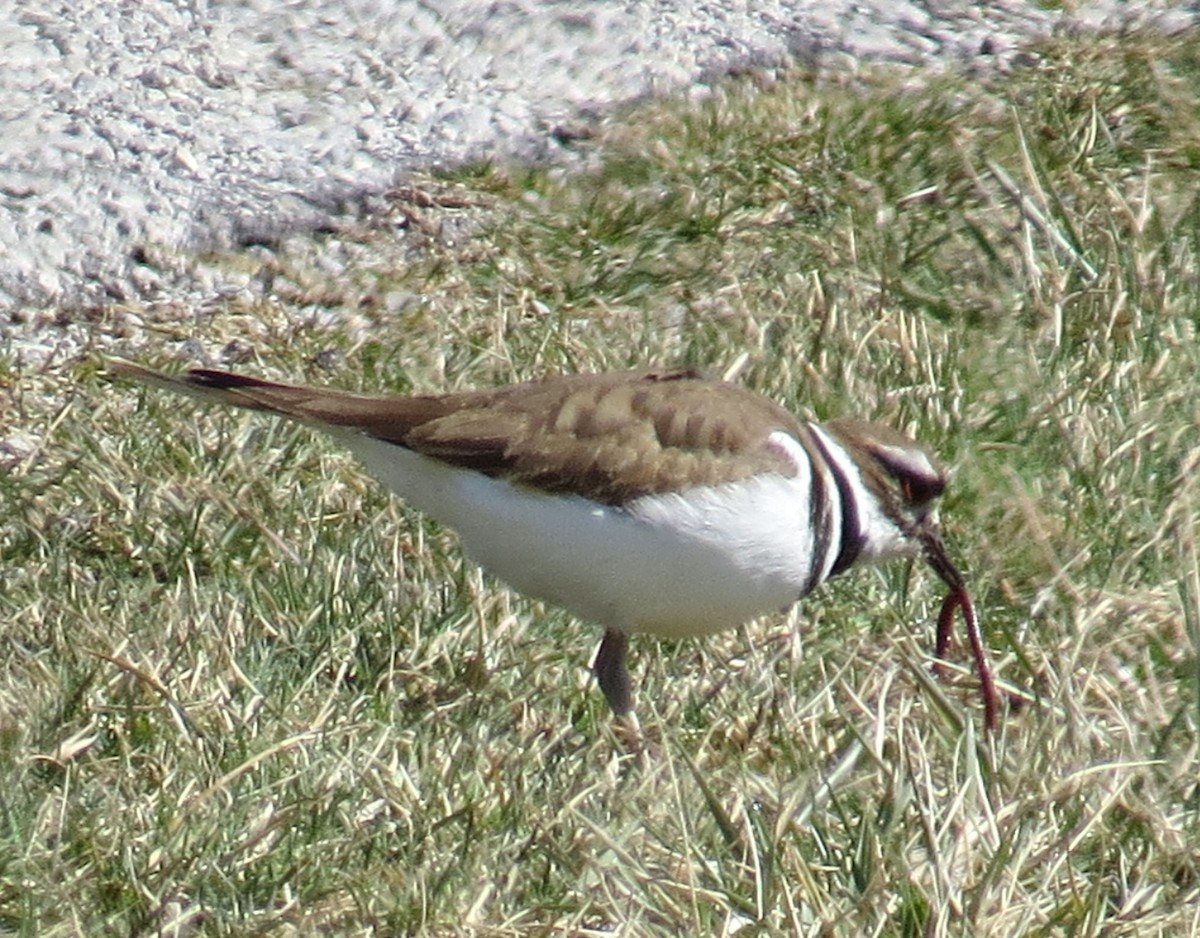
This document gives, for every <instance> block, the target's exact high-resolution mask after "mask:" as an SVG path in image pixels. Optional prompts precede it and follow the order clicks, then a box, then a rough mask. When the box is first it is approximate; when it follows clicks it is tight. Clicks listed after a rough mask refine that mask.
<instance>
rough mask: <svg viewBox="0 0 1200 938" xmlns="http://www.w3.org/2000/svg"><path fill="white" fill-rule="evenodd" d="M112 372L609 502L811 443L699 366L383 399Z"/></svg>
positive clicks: (197, 376) (726, 475)
mask: <svg viewBox="0 0 1200 938" xmlns="http://www.w3.org/2000/svg"><path fill="white" fill-rule="evenodd" d="M112 369H113V371H115V372H117V373H119V374H123V375H125V376H127V377H132V378H136V379H138V380H141V381H145V382H148V383H151V384H156V385H159V386H162V387H167V388H169V389H171V390H176V391H182V392H184V393H187V394H190V395H192V396H194V397H200V398H204V399H208V400H215V401H220V402H221V403H225V404H230V405H233V406H237V407H245V408H250V409H252V410H263V411H269V412H272V413H277V414H281V415H283V416H287V417H291V418H292V419H295V420H299V421H302V422H304V423H309V424H313V425H316V426H326V427H331V428H332V427H341V428H347V429H356V430H360V431H362V432H364V433H367V434H370V435H371V436H374V437H377V438H378V439H381V440H386V441H388V442H391V443H397V444H399V445H401V446H406V447H408V448H410V449H413V450H416V451H417V452H419V453H422V454H424V455H427V456H429V457H431V458H434V459H439V460H441V461H443V462H446V463H450V464H452V465H455V466H460V467H463V468H466V469H472V470H475V471H477V472H481V473H484V474H485V475H489V476H498V477H503V478H507V479H510V480H512V481H514V482H517V483H520V484H525V485H528V486H531V487H534V488H538V489H541V490H544V491H552V492H573V493H577V494H580V495H585V496H587V497H589V498H592V499H595V500H596V501H599V502H602V503H605V504H621V503H624V502H626V501H629V500H630V499H633V498H636V497H638V496H641V495H650V494H657V493H663V492H670V491H675V490H677V489H679V488H682V487H685V486H688V485H717V484H720V483H723V482H731V481H735V480H737V479H743V478H746V477H748V476H750V475H753V474H755V473H759V472H764V471H773V472H778V473H781V474H784V475H792V474H794V472H795V467H794V466H793V465H792V463H791V461H790V460H789V459H788V457H787V456H786V455H785V454H784V453H782V452H781V451H779V450H778V449H777V448H776V447H773V446H770V445H768V443H767V438H768V437H769V436H770V434H771V433H773V432H774V431H776V430H780V429H782V430H786V431H787V432H789V433H792V434H793V435H795V436H796V437H797V439H799V440H801V441H804V440H806V439H807V435H806V434H805V432H804V431H803V430H802V429H801V428H800V427H799V425H798V423H797V421H796V419H795V418H794V417H793V416H792V415H791V414H790V413H788V412H787V411H786V410H784V409H783V408H782V407H780V406H779V405H777V404H775V403H773V402H772V401H770V400H768V399H767V398H765V397H762V396H761V395H758V394H754V393H752V392H750V391H747V390H745V389H744V388H740V387H737V386H735V385H732V384H726V383H722V382H717V381H709V380H705V379H703V378H702V377H700V375H699V374H698V373H697V372H694V371H665V372H664V371H638V372H617V373H609V374H596V375H567V376H561V377H554V378H549V379H546V380H544V381H535V382H529V383H524V384H515V385H510V386H507V387H503V388H497V389H495V390H485V391H465V392H459V393H453V394H444V395H429V396H414V397H375V396H364V395H357V394H350V393H347V392H342V391H328V390H320V389H315V388H304V387H296V386H292V385H284V384H276V383H274V382H268V381H261V380H259V379H257V378H249V377H245V376H242V375H236V374H231V373H229V372H224V371H213V370H208V369H197V370H193V371H190V372H188V373H186V374H185V375H182V376H180V377H172V376H168V375H163V374H160V373H158V372H153V371H149V370H147V369H144V368H141V367H140V366H137V365H131V364H129V363H127V362H115V363H112Z"/></svg>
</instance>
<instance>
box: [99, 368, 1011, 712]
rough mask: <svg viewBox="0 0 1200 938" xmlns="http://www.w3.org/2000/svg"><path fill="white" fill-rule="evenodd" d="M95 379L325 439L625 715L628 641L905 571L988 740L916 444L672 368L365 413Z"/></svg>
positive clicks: (409, 400) (240, 385) (240, 390)
mask: <svg viewBox="0 0 1200 938" xmlns="http://www.w3.org/2000/svg"><path fill="white" fill-rule="evenodd" d="M111 367H112V370H113V371H114V372H115V373H116V374H118V375H122V376H124V377H128V378H132V379H136V380H138V381H142V382H145V383H147V384H151V385H156V386H158V387H161V388H166V389H168V390H171V391H179V392H183V393H185V394H188V395H191V396H193V397H198V398H200V399H202V400H206V401H213V402H218V403H222V404H229V405H232V406H235V407H242V408H248V409H250V410H259V411H266V412H268V413H272V414H277V415H280V416H283V417H287V418H289V419H292V420H296V421H299V422H301V423H304V424H308V425H309V426H312V427H316V428H318V429H320V430H323V431H324V432H326V433H328V434H329V435H330V436H332V437H333V438H334V439H336V440H338V441H340V442H341V443H343V444H344V445H345V446H347V447H348V448H349V449H350V450H351V451H352V452H354V453H355V454H356V455H357V456H358V458H359V459H360V460H361V461H362V462H363V463H365V465H366V467H367V469H368V470H369V471H370V472H371V473H372V474H373V475H375V476H376V477H377V478H378V479H379V480H381V481H382V482H383V483H384V484H385V485H387V487H388V488H390V489H391V490H392V491H394V492H396V493H397V494H399V495H400V496H402V497H403V498H404V499H406V500H407V501H408V503H409V504H410V505H412V506H414V507H416V508H418V509H420V510H422V511H424V512H427V513H428V514H429V515H431V516H432V517H433V518H435V519H437V521H439V522H440V523H441V524H443V525H445V526H447V527H450V528H453V529H454V530H456V531H457V532H458V533H459V535H460V537H461V540H462V543H463V546H464V548H465V549H466V551H467V553H468V554H469V555H470V556H471V557H473V558H474V560H475V561H476V562H478V563H479V564H480V565H481V566H483V567H484V568H485V569H487V570H489V571H491V572H492V573H493V574H495V575H496V576H497V577H499V578H500V579H502V580H504V581H506V582H507V583H508V584H509V585H511V586H512V587H513V588H515V589H516V590H518V591H520V592H522V593H526V594H528V595H530V596H534V597H537V598H540V599H544V600H546V601H548V602H552V603H555V604H557V605H559V606H562V607H563V608H564V609H566V610H568V611H569V612H571V613H573V614H574V615H576V616H578V617H580V618H581V619H587V620H590V621H593V622H596V623H598V624H600V625H602V626H603V627H604V637H603V640H602V641H601V644H600V648H599V651H598V652H597V654H596V657H595V660H594V663H593V670H594V673H595V676H596V679H597V682H598V683H599V685H600V689H601V690H602V691H603V693H604V696H605V698H606V699H607V701H608V703H609V706H610V707H611V708H612V710H613V712H614V713H615V714H617V715H618V716H621V715H627V714H628V715H631V714H632V711H633V689H632V684H631V681H630V677H629V672H628V670H627V667H626V656H627V651H628V645H629V636H630V634H631V633H633V632H650V633H653V634H656V635H663V636H671V637H678V636H690V635H706V634H709V633H713V632H717V631H720V630H722V629H727V628H730V627H733V626H736V625H740V624H742V623H744V622H746V621H747V620H749V619H752V618H754V617H756V616H759V615H761V614H763V613H768V612H775V611H777V610H780V609H783V608H786V607H787V606H790V605H791V604H792V603H794V602H795V601H796V600H797V599H799V598H800V597H802V596H805V595H807V594H808V593H810V592H812V591H813V590H814V589H816V587H817V586H819V585H820V584H821V583H823V582H824V581H825V580H827V579H829V578H830V577H832V576H835V575H837V574H839V573H842V572H843V571H845V570H848V569H850V568H851V567H854V566H858V565H863V564H868V563H876V562H880V561H886V560H889V559H892V558H899V557H914V556H923V557H924V558H925V559H926V560H927V561H928V562H929V563H930V565H931V566H932V567H933V568H934V570H936V571H937V573H938V574H939V575H940V576H941V577H942V579H943V580H945V582H946V584H947V585H948V586H949V587H950V591H951V592H950V594H949V596H948V597H947V599H946V602H945V604H944V605H943V608H942V614H941V616H940V617H939V625H938V636H937V653H938V655H939V657H940V656H941V655H943V654H944V653H945V651H946V647H947V643H948V642H949V638H950V630H951V626H952V623H953V617H954V612H955V608H956V607H962V609H963V611H964V615H965V617H966V620H967V625H968V629H969V631H970V633H971V646H972V651H973V652H974V657H975V661H976V666H977V670H978V672H979V678H980V681H981V684H982V690H983V695H984V704H985V711H986V718H987V724H988V726H989V727H993V726H994V725H995V724H996V721H997V713H998V708H997V703H996V695H995V690H994V687H993V683H992V678H991V673H990V670H989V668H988V664H987V659H986V655H985V652H984V649H983V645H982V641H981V640H980V638H979V635H978V629H977V626H976V624H975V617H974V612H973V610H972V608H971V602H970V596H969V595H968V593H967V590H966V587H965V585H964V582H963V578H962V576H961V574H960V573H959V571H958V569H957V568H956V567H955V566H954V564H953V563H952V562H951V561H950V559H949V557H948V556H947V554H946V550H945V548H944V546H943V543H942V540H941V538H940V536H939V533H938V524H937V517H936V511H935V507H934V506H935V502H936V500H937V498H938V497H939V496H940V495H941V494H942V492H943V490H944V488H945V485H946V476H945V474H944V473H943V471H942V470H941V469H940V468H938V465H937V464H936V462H935V461H934V459H933V457H932V456H931V455H930V454H929V453H928V452H927V451H926V450H925V449H924V448H923V447H922V446H920V445H919V444H918V443H916V442H915V441H913V440H911V439H909V438H908V437H907V436H905V435H903V434H901V433H898V432H897V431H895V430H892V429H889V428H888V427H885V426H881V425H878V424H873V423H866V422H863V421H858V420H832V421H828V422H825V423H805V422H803V421H801V420H799V419H797V418H796V417H795V416H793V415H792V414H791V413H789V412H788V411H787V410H785V409H784V408H783V407H781V406H779V405H778V404H776V403H774V402H772V401H771V400H769V399H768V398H766V397H763V396H761V395H759V394H755V393H753V392H751V391H749V390H746V389H744V388H741V387H738V386H736V385H733V384H729V383H724V382H718V381H712V380H706V379H705V378H703V377H702V376H701V375H700V374H699V373H697V372H694V371H689V370H674V371H655V370H642V371H630V372H620V373H612V374H582V375H569V376H560V377H552V378H548V379H545V380H542V381H532V382H527V383H523V384H514V385H510V386H507V387H501V388H496V389H493V390H478V391H462V392H457V393H451V394H438V395H416V396H411V397H376V396H365V395H360V394H351V393H347V392H343V391H332V390H325V389H319V388H308V387H298V386H293V385H286V384H277V383H275V382H271V381H263V380H260V379H258V378H252V377H247V376H244V375H239V374H232V373H229V372H225V371H215V370H210V369H195V370H192V371H189V372H186V373H185V374H182V375H180V376H178V377H176V376H171V375H167V374H163V373H160V372H156V371H151V370H149V369H146V368H143V367H141V366H139V365H135V364H132V363H129V362H113V363H112V366H111Z"/></svg>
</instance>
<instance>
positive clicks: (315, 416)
mask: <svg viewBox="0 0 1200 938" xmlns="http://www.w3.org/2000/svg"><path fill="white" fill-rule="evenodd" d="M108 368H109V371H110V372H111V373H112V374H114V375H117V376H119V377H122V378H129V379H132V380H134V381H138V382H141V383H142V384H148V385H151V386H153V387H157V388H162V389H163V390H167V391H173V392H175V393H177V394H186V395H187V396H188V397H193V398H196V399H197V400H201V401H204V402H206V403H210V404H225V405H227V406H230V407H240V408H243V409H246V410H257V411H263V412H265V413H270V414H276V415H278V416H281V417H286V418H288V419H291V420H296V421H298V422H300V423H305V424H309V425H310V426H314V427H317V428H319V429H323V430H332V429H336V428H342V429H348V430H358V431H361V432H363V433H367V434H370V435H371V436H375V437H378V438H379V439H381V440H386V441H387V442H392V443H400V444H404V442H405V439H406V437H407V436H408V434H409V433H410V432H411V431H412V430H413V429H414V428H415V427H417V426H420V425H421V424H423V423H425V422H427V421H429V420H433V419H436V418H437V417H440V416H442V415H444V414H445V413H446V412H447V411H448V410H449V409H450V407H449V406H448V405H447V402H446V401H445V399H444V398H440V397H436V396H431V397H384V396H377V395H363V394H353V393H351V392H349V391H335V390H329V389H325V388H306V387H301V386H299V385H292V384H280V383H277V382H274V381H264V380H262V379H261V378H252V377H249V376H247V375H240V374H234V373H232V372H228V371H218V370H216V369H212V368H194V369H192V370H191V371H187V372H184V373H183V374H181V375H169V374H165V373H163V372H161V371H155V370H153V369H150V368H145V367H143V366H141V365H136V364H134V363H133V362H128V361H122V360H116V359H114V360H111V361H109V362H108Z"/></svg>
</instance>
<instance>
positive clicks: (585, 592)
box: [342, 435, 828, 636]
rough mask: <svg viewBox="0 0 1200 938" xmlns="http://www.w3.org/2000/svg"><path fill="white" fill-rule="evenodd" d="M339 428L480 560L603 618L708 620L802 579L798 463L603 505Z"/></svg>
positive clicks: (805, 523)
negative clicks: (785, 470)
mask: <svg viewBox="0 0 1200 938" xmlns="http://www.w3.org/2000/svg"><path fill="white" fill-rule="evenodd" d="M342 439H343V441H344V442H345V443H347V444H348V445H349V446H350V447H351V448H352V449H353V450H354V452H355V453H356V454H357V455H358V456H359V458H361V459H362V460H363V462H364V463H365V464H366V466H367V468H368V469H369V470H370V472H371V473H372V474H373V475H375V476H376V478H378V479H379V480H380V481H382V482H383V483H384V484H386V485H387V486H388V487H389V488H391V489H392V490H393V491H394V492H396V493H397V494H399V495H400V496H402V497H403V498H404V499H405V500H406V501H407V502H408V503H409V504H410V505H412V506H413V507H415V508H418V509H420V510H422V511H425V512H427V513H428V514H429V515H431V516H432V517H433V518H435V519H437V521H438V522H440V523H441V524H444V525H446V526H447V527H450V528H453V529H454V530H456V531H457V532H458V533H459V536H460V537H461V539H462V542H463V546H464V547H465V548H466V550H467V553H468V554H470V556H471V557H472V558H473V559H474V560H475V561H477V562H478V563H479V564H480V565H482V566H483V567H484V568H485V569H487V570H489V571H490V572H491V573H493V574H495V575H496V576H498V577H500V578H501V579H502V580H504V581H505V582H507V583H508V584H509V585H510V586H512V587H513V588H514V589H516V590H518V591H520V592H522V593H526V594H528V595H530V596H534V597H537V598H540V599H545V600H547V601H550V602H553V603H555V604H557V605H560V606H562V607H563V608H565V609H567V610H568V611H570V612H572V613H574V614H575V615H577V616H579V617H580V618H583V619H587V620H590V621H592V622H596V623H599V624H601V625H603V626H605V627H609V628H620V629H624V630H629V631H645V632H654V633H657V634H660V635H669V636H685V635H701V634H705V633H709V632H715V631H719V630H720V629H724V628H729V627H732V626H735V625H738V624H740V623H742V622H745V621H746V620H747V619H750V618H753V617H754V616H757V615H761V614H763V613H767V612H774V611H777V610H779V609H782V608H784V607H786V606H788V605H790V604H791V603H793V602H794V601H795V600H796V599H797V598H799V596H800V595H801V593H802V592H803V591H804V588H805V585H806V584H807V583H809V582H810V572H811V571H810V567H811V565H812V563H813V534H812V525H811V523H810V519H809V517H808V505H809V484H810V483H809V477H808V473H806V472H800V473H798V474H797V475H796V476H795V477H793V478H790V479H789V478H784V477H783V476H779V475H773V474H772V475H767V476H762V477H759V478H756V479H752V480H747V481H745V482H740V483H732V484H729V485H723V486H717V487H711V488H702V489H696V490H693V491H691V492H689V493H688V494H687V495H686V496H684V495H661V496H659V495H656V496H647V497H644V498H641V499H638V500H636V501H634V502H632V503H630V504H629V505H628V506H625V507H623V508H612V507H607V506H602V505H596V504H594V503H592V502H589V501H587V500H585V499H583V498H579V497H577V496H554V495H542V494H539V493H536V492H533V491H531V490H529V489H524V488H519V487H516V486H512V485H509V484H508V483H507V482H503V481H500V480H497V479H490V478H488V477H486V476H483V475H480V474H479V473H476V472H470V471H467V470H462V469H455V468H452V467H449V466H446V465H444V464H442V463H439V462H436V461H435V460H432V459H429V458H427V457H424V456H421V455H418V454H416V453H413V452H412V451H410V450H406V449H404V448H403V447H400V446H395V445H392V444H388V443H383V442H380V441H378V440H374V439H371V438H368V437H363V436H358V435H353V436H351V435H345V436H342ZM826 572H828V571H827V570H824V571H822V575H823V574H824V573H826ZM814 582H815V580H814Z"/></svg>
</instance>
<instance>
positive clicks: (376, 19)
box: [0, 0, 1200, 325]
mask: <svg viewBox="0 0 1200 938" xmlns="http://www.w3.org/2000/svg"><path fill="white" fill-rule="evenodd" d="M1198 8H1200V4H1197V3H1195V2H1193V3H1190V4H1188V5H1186V6H1183V5H1180V4H1167V3H1155V2H1146V3H1120V2H1116V0H1108V2H1104V0H1098V2H1096V3H1091V4H1084V10H1083V11H1082V12H1076V13H1075V14H1074V15H1073V18H1072V19H1071V21H1070V22H1071V23H1073V24H1080V25H1081V26H1082V27H1083V28H1105V27H1113V26H1119V25H1125V24H1128V23H1129V21H1130V20H1131V19H1133V20H1135V21H1137V22H1138V23H1139V24H1145V23H1147V22H1150V23H1153V24H1154V25H1155V26H1157V27H1158V28H1163V29H1167V30H1175V29H1180V28H1184V27H1186V26H1188V25H1190V24H1191V23H1193V22H1194V20H1195V19H1196V18H1197V16H1198V15H1200V9H1198ZM51 9H53V10H54V12H48V11H49V10H51ZM1063 23H1064V20H1063V18H1062V15H1061V14H1059V13H1055V12H1049V11H1045V10H1041V9H1037V8H1036V7H1035V6H1034V5H1033V4H1029V3H1022V2H1018V0H997V2H985V3H971V2H961V0H940V2H939V0H910V2H906V0H794V2H790V3H784V2H735V0H717V2H704V0H687V2H684V0H678V2H670V0H659V2H649V0H645V2H639V0H625V2H612V0H590V2H586V3H584V2H578V3H568V2H550V0H541V2H539V0H512V2H495V3H490V4H487V3H480V2H478V0H441V2H439V0H425V2H417V0H390V2H387V0H374V2H372V0H336V2H331V0H324V2H318V0H294V2H288V3H281V2H279V0H226V2H221V0H175V2H170V0H79V2H76V3H73V4H60V5H55V6H54V7H49V6H47V5H46V4H45V3H43V2H41V0H6V2H4V3H0V63H2V64H0V115H2V116H0V120H2V122H3V129H4V133H3V136H2V137H0V325H2V324H3V322H4V321H5V320H6V319H9V318H17V319H21V320H25V321H29V320H30V318H31V312H32V311H37V310H47V309H64V308H65V309H68V310H70V309H80V308H88V307H94V306H96V305H104V304H109V303H113V302H134V303H139V302H153V301H156V300H163V299H170V300H172V301H173V302H182V303H189V302H198V301H199V300H200V299H201V298H211V297H212V296H213V295H220V294H221V292H222V291H226V290H228V289H230V285H229V284H227V283H223V282H221V279H220V278H221V277H222V276H224V275H222V274H221V273H220V272H219V268H214V267H213V266H211V265H210V266H207V267H206V266H205V265H202V264H198V263H196V261H195V256H196V253H197V252H202V251H205V250H210V249H217V250H226V249H237V248H239V247H244V246H249V245H253V244H268V245H269V244H272V243H274V242H276V241H278V240H279V239H280V238H282V237H284V236H294V235H303V234H305V233H307V232H314V231H318V230H321V229H327V228H329V227H330V226H331V225H336V224H338V223H339V222H342V221H345V220H347V219H353V218H355V217H358V216H360V215H361V214H362V213H364V212H367V211H369V210H371V208H372V205H373V204H374V202H375V201H376V200H377V199H378V196H379V195H380V193H382V192H383V191H385V190H386V189H387V188H388V187H389V186H391V185H393V184H395V183H396V182H397V181H399V180H402V179H403V178H404V175H405V173H406V172H410V171H413V170H420V169H423V168H424V169H427V168H430V167H431V166H437V165H444V164H448V163H455V162H458V161H462V160H470V159H474V158H479V157H500V158H512V159H519V160H528V159H540V160H554V159H558V158H560V157H561V156H562V155H563V152H564V151H563V147H564V141H567V140H568V139H569V138H570V136H571V134H572V133H573V132H574V131H575V130H576V129H577V128H578V127H579V126H580V125H586V123H587V122H588V121H591V120H595V119H597V118H598V117H600V116H602V115H603V114H604V113H605V111H606V110H607V109H608V108H610V107H611V105H613V104H614V103H616V102H621V101H627V100H630V99H635V98H637V97H639V96H643V95H647V94H661V93H678V92H680V91H682V90H688V89H693V88H702V87H703V86H704V84H705V83H707V82H711V81H713V80H714V79H716V78H719V77H721V76H722V75H724V74H726V73H727V72H728V71H729V70H730V69H732V68H746V67H753V68H763V69H768V70H769V69H773V68H776V67H778V66H782V65H786V64H788V63H790V62H795V61H801V62H804V63H805V64H808V65H810V66H816V67H819V68H829V69H841V68H853V67H854V65H855V63H856V62H860V61H870V62H872V63H878V62H895V63H901V64H905V65H912V66H919V67H925V68H928V67H964V66H965V67H988V68H994V67H1001V66H1003V64H1004V62H1005V61H1006V59H1007V58H1008V57H1011V55H1012V54H1013V53H1014V51H1015V50H1017V49H1018V48H1019V46H1020V44H1021V43H1022V42H1024V41H1026V40H1028V39H1029V38H1032V37H1037V36H1040V35H1045V34H1047V33H1048V32H1050V31H1051V30H1052V29H1054V28H1057V27H1061V26H1062V25H1063ZM234 288H236V285H234ZM33 318H35V319H36V318H38V317H37V316H36V315H35V316H33Z"/></svg>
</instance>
